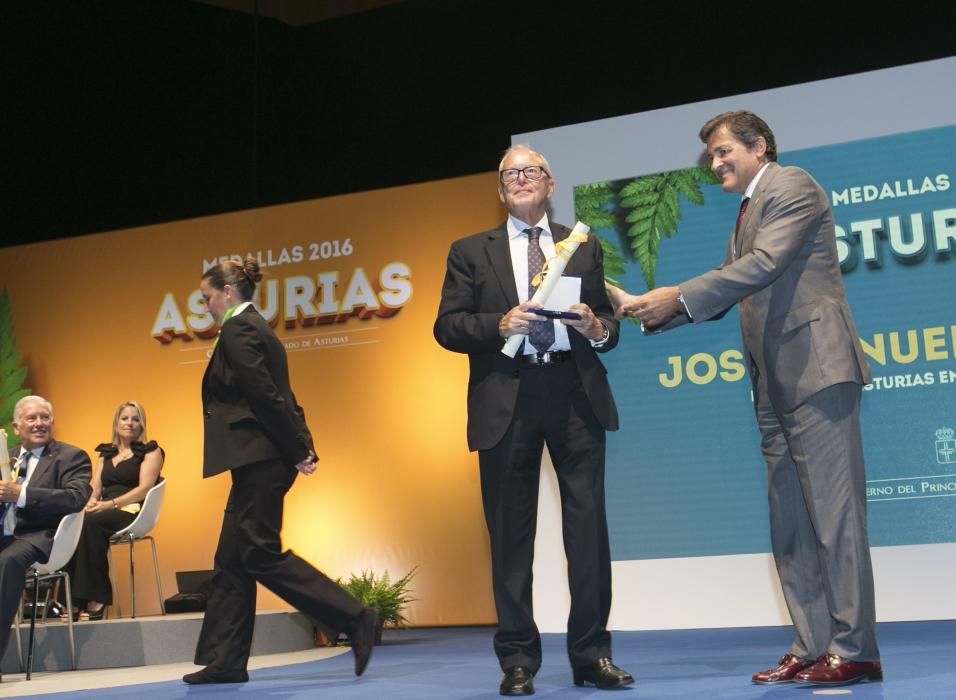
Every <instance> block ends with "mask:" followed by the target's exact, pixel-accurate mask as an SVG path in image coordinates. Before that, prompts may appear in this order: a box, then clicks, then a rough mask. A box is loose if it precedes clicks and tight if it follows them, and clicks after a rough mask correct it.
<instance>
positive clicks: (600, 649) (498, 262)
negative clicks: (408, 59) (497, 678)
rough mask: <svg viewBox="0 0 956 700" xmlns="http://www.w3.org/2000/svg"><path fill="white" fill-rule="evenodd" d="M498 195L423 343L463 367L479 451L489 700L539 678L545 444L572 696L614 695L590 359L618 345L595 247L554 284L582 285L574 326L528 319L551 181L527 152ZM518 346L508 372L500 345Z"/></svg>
mask: <svg viewBox="0 0 956 700" xmlns="http://www.w3.org/2000/svg"><path fill="white" fill-rule="evenodd" d="M498 175H499V179H498V193H499V196H500V198H501V201H502V202H504V203H505V204H506V205H507V207H508V210H509V212H510V216H509V217H508V220H507V221H505V222H503V223H502V224H501V225H500V226H498V227H497V228H495V229H492V230H490V231H484V232H482V233H478V234H475V235H473V236H470V237H468V238H464V239H462V240H459V241H456V242H455V243H454V244H453V245H452V247H451V251H450V252H449V254H448V269H447V273H446V275H445V282H444V286H443V287H442V296H441V303H440V306H439V309H438V319H437V320H436V321H435V328H434V333H435V338H436V339H437V340H438V342H439V343H440V344H441V345H442V346H443V347H445V348H447V349H448V350H452V351H454V352H461V353H467V354H468V360H469V364H470V367H471V377H470V379H469V382H468V446H469V448H470V449H472V450H477V451H478V461H479V465H480V471H481V493H482V500H483V503H484V510H485V519H486V522H487V525H488V532H489V535H490V539H491V563H492V586H493V591H494V597H495V607H496V608H497V611H498V631H497V634H496V635H495V652H496V653H497V655H498V660H499V663H500V665H501V668H502V669H503V670H504V672H505V675H504V679H503V680H502V682H501V686H500V688H499V690H500V692H501V694H502V695H530V694H532V693H533V692H534V685H533V682H532V678H533V676H534V674H535V673H536V672H537V671H538V668H539V667H540V665H541V638H540V635H539V634H538V629H537V627H536V626H535V623H534V618H533V616H532V606H531V567H532V559H533V555H534V536H535V525H536V522H537V506H538V478H539V470H540V463H541V456H542V450H543V447H544V445H545V444H547V446H548V451H549V452H550V453H551V458H552V461H553V462H554V468H555V472H556V474H557V477H558V482H559V484H560V490H561V509H562V514H563V521H564V545H565V553H566V554H567V559H568V583H569V587H570V592H571V614H570V617H569V619H568V639H567V646H568V655H569V657H570V660H571V666H572V668H573V673H574V682H575V684H577V685H584V684H585V683H590V684H593V685H595V686H597V687H599V688H614V687H619V686H623V685H627V684H629V683H633V682H634V679H633V678H632V677H631V675H630V674H628V673H627V672H625V671H622V670H621V669H619V668H617V667H616V666H615V665H614V664H613V663H611V635H610V633H609V632H608V631H607V627H606V626H607V619H608V614H609V612H610V608H611V562H610V548H609V545H608V533H607V517H606V514H605V506H604V446H605V431H606V430H616V429H617V422H618V418H617V409H616V408H615V406H614V399H613V397H612V396H611V389H610V387H609V386H608V381H607V372H606V370H605V369H604V366H603V365H602V364H601V361H600V360H599V359H598V355H597V353H599V352H606V351H608V350H610V349H612V348H613V347H614V346H615V345H616V344H617V338H618V322H617V321H615V320H614V318H613V311H612V309H611V306H610V303H609V301H608V298H607V294H606V292H605V290H604V270H603V265H602V260H603V258H602V252H601V246H600V245H599V244H598V243H597V241H595V240H594V239H593V238H591V239H589V240H588V241H587V242H586V243H584V244H582V245H581V246H580V248H578V250H577V252H576V253H575V254H574V256H573V257H572V258H571V260H570V262H569V263H568V266H567V268H566V270H565V276H567V277H577V278H579V279H580V282H581V301H580V303H576V304H573V305H571V307H570V311H572V312H574V313H575V314H577V318H568V319H562V320H561V321H560V322H557V321H552V320H550V319H542V317H541V316H540V315H538V314H536V313H534V310H535V308H538V307H540V305H538V304H534V303H531V302H529V301H528V300H529V299H530V297H531V296H532V295H533V289H532V284H531V280H532V279H533V278H534V277H535V273H536V272H537V271H538V270H539V269H540V267H541V264H542V263H543V262H544V260H545V259H548V258H551V257H552V256H553V255H554V253H555V244H556V243H559V242H560V241H561V240H563V239H565V238H567V236H568V235H569V233H570V231H569V230H568V229H567V228H565V227H564V226H561V225H560V224H556V223H554V222H551V221H549V219H548V215H547V212H546V209H547V203H548V200H549V199H550V198H551V195H552V194H553V193H554V180H553V178H552V176H551V168H550V166H549V165H548V162H547V160H545V158H544V157H543V156H542V155H541V154H539V153H537V152H535V151H533V150H531V149H530V148H529V147H528V146H515V147H512V148H510V149H509V150H508V151H507V152H506V153H505V156H504V158H503V159H502V160H501V163H500V164H499V172H498ZM516 334H521V335H527V336H528V338H527V340H526V341H525V343H524V347H523V349H522V350H520V351H519V352H518V354H517V356H516V357H515V358H510V357H508V356H506V355H504V354H503V353H502V352H501V348H502V345H503V343H504V341H505V339H506V338H509V337H511V336H513V335H516Z"/></svg>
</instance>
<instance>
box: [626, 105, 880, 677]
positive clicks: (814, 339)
mask: <svg viewBox="0 0 956 700" xmlns="http://www.w3.org/2000/svg"><path fill="white" fill-rule="evenodd" d="M700 139H701V141H703V142H704V143H705V144H706V146H707V154H708V156H709V157H710V159H711V168H712V169H713V171H714V174H715V175H717V177H718V178H720V180H721V183H722V185H723V189H724V191H725V192H735V193H737V194H740V195H743V199H742V202H741V208H740V214H739V215H738V217H737V224H736V227H735V229H734V231H733V233H732V234H731V237H730V240H729V242H728V244H727V252H726V256H725V258H724V262H723V264H722V265H721V266H720V267H719V268H717V269H716V270H713V271H711V272H707V273H705V274H703V275H700V276H699V277H695V278H693V279H691V280H688V281H687V282H684V283H682V284H680V285H678V286H677V287H660V288H658V289H654V290H652V291H650V292H648V293H647V294H645V295H643V296H638V297H634V296H631V295H629V294H626V293H623V292H621V291H620V290H617V289H615V288H609V291H610V292H611V295H612V299H613V301H614V303H615V306H617V307H618V312H619V314H627V315H632V316H637V317H639V318H640V319H641V321H642V322H643V324H644V326H645V329H647V330H648V331H651V332H652V331H654V330H655V329H656V330H669V329H670V328H673V327H676V326H679V325H682V324H685V323H687V322H688V321H692V322H694V323H700V322H702V321H709V320H712V319H717V318H720V317H722V316H723V315H724V313H726V312H727V310H728V309H730V308H731V307H732V306H733V305H734V304H737V305H738V307H739V310H740V329H741V335H742V336H743V346H744V357H745V358H746V360H747V363H748V366H749V369H750V377H751V381H752V384H753V396H754V409H755V411H756V414H757V423H758V426H759V428H760V434H761V449H762V451H763V456H764V459H765V461H766V462H767V468H768V472H767V474H768V485H769V501H770V534H771V541H772V547H773V555H774V560H775V561H776V565H777V572H778V574H779V576H780V583H781V585H782V587H783V594H784V598H785V599H786V602H787V607H788V609H789V611H790V617H791V618H792V619H793V623H794V627H795V631H796V638H795V639H794V642H793V645H792V646H791V648H790V651H789V652H788V653H787V654H785V655H784V656H783V657H782V658H781V659H780V661H779V662H778V665H777V666H776V667H775V668H772V669H768V670H766V671H761V672H759V673H757V674H755V675H754V676H753V681H754V682H755V683H759V684H767V685H772V684H777V683H791V682H799V683H811V684H818V685H841V684H847V683H855V682H858V681H876V680H881V679H882V677H883V672H882V669H881V667H880V662H879V658H880V655H879V650H878V649H877V644H876V613H875V607H874V594H873V571H872V566H871V564H870V549H869V542H868V538H867V528H866V476H865V472H864V464H863V443H862V438H861V433H860V394H861V385H863V384H866V383H867V382H869V381H870V380H871V375H870V369H869V366H868V365H867V362H866V358H865V357H864V355H863V349H862V346H861V345H860V340H859V336H858V334H857V331H856V326H855V325H854V323H853V317H852V316H851V315H850V308H849V306H848V305H847V300H846V293H845V291H844V288H843V277H842V275H841V272H840V263H839V259H838V257H837V248H836V238H835V232H834V226H833V214H832V212H831V210H830V204H829V200H828V198H827V194H826V192H824V191H823V189H822V188H821V187H820V185H818V184H817V182H816V181H815V180H814V179H813V178H812V177H810V175H808V174H807V173H806V172H804V171H803V170H801V169H800V168H795V167H781V166H780V165H778V164H777V162H776V160H777V145H776V140H775V138H774V135H773V132H772V131H771V130H770V127H768V126H767V124H766V123H765V122H764V121H763V120H762V119H760V117H758V116H757V115H755V114H753V113H752V112H747V111H739V112H727V113H724V114H720V115H718V116H716V117H714V118H713V119H711V120H710V121H708V122H707V123H706V124H705V125H704V126H703V128H702V129H701V131H700Z"/></svg>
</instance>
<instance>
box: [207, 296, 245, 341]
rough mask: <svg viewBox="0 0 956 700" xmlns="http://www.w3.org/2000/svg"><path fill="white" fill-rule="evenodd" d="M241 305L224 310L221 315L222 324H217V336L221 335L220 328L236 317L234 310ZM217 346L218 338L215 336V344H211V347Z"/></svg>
mask: <svg viewBox="0 0 956 700" xmlns="http://www.w3.org/2000/svg"><path fill="white" fill-rule="evenodd" d="M240 306H242V304H236V305H235V306H233V307H231V308H229V309H227V310H226V313H224V314H223V315H222V323H220V324H219V334H220V335H221V334H222V327H223V326H225V325H226V321H228V320H229V319H230V318H232V317H233V316H235V315H236V309H238V308H239V307H240ZM217 345H219V336H218V335H217V336H216V340H215V342H214V343H213V344H212V346H213V347H216V346H217Z"/></svg>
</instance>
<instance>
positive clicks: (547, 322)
mask: <svg viewBox="0 0 956 700" xmlns="http://www.w3.org/2000/svg"><path fill="white" fill-rule="evenodd" d="M524 232H525V233H526V234H528V299H529V300H530V299H531V298H532V297H533V296H534V293H535V290H536V288H535V287H534V286H533V285H532V284H531V280H533V279H534V278H535V276H536V275H538V274H539V273H540V272H541V270H542V268H543V267H544V252H543V251H542V250H541V244H540V243H539V242H538V239H539V238H540V237H541V227H540V226H534V227H532V228H526V229H525V230H524ZM539 284H540V281H539ZM528 342H530V343H531V344H532V345H533V346H534V349H535V350H537V351H538V352H547V350H548V348H550V347H551V346H552V345H554V321H552V320H551V319H550V318H545V319H543V320H541V321H536V322H534V323H533V324H531V332H530V333H529V334H528Z"/></svg>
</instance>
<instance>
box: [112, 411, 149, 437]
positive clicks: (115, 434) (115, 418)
mask: <svg viewBox="0 0 956 700" xmlns="http://www.w3.org/2000/svg"><path fill="white" fill-rule="evenodd" d="M127 406H129V407H130V408H135V409H136V412H137V413H138V414H139V425H140V427H141V428H142V429H141V430H140V431H139V436H138V437H137V438H136V440H137V442H146V441H147V438H146V409H144V408H143V404H141V403H140V402H139V401H133V400H132V399H130V400H129V401H124V402H123V403H121V404H120V405H119V406H117V407H116V413H114V414H113V444H114V445H116V446H117V447H119V444H120V441H119V433H118V432H117V431H116V426H117V425H118V424H119V418H120V414H121V413H122V412H123V409H124V408H126V407H127Z"/></svg>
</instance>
